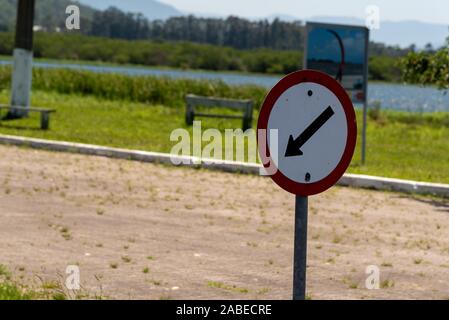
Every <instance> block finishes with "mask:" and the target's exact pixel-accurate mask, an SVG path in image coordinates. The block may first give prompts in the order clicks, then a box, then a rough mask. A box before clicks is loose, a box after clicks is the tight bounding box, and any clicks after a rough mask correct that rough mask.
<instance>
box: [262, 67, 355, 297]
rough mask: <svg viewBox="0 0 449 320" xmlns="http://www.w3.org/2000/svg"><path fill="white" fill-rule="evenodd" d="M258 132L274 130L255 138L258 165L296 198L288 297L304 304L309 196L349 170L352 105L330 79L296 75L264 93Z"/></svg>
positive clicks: (306, 73) (320, 75) (316, 73)
mask: <svg viewBox="0 0 449 320" xmlns="http://www.w3.org/2000/svg"><path fill="white" fill-rule="evenodd" d="M257 129H258V131H259V132H266V133H267V132H271V130H276V131H277V133H278V134H277V136H278V139H277V140H276V141H274V140H273V139H271V140H270V138H269V137H270V134H267V136H266V138H265V139H266V140H259V152H260V155H261V158H262V159H267V157H268V160H269V161H263V162H264V166H265V167H266V168H268V167H270V172H271V178H272V179H273V181H274V182H275V183H276V184H278V185H279V186H280V187H282V188H283V189H284V190H286V191H288V192H290V193H293V194H295V195H296V201H295V236H294V238H295V240H294V257H293V299H294V300H303V299H305V297H306V269H307V218H308V216H307V211H308V196H311V195H314V194H318V193H321V192H324V191H325V190H327V189H329V188H330V187H332V186H333V185H334V184H335V183H337V181H338V180H339V179H340V178H341V176H342V175H343V173H344V172H345V171H346V169H347V168H348V166H349V164H350V162H351V159H352V156H353V154H354V148H355V145H356V140H357V123H356V117H355V112H354V106H353V105H352V102H351V99H350V98H349V96H348V94H347V93H346V91H345V89H343V87H342V86H341V85H340V84H339V82H338V81H336V80H335V79H333V78H332V77H330V76H329V75H327V74H325V73H322V72H319V71H313V70H303V71H298V72H294V73H291V74H289V75H287V76H286V77H284V78H283V79H282V80H281V81H279V83H278V84H277V85H276V86H274V88H272V89H271V91H270V92H269V93H268V95H267V97H266V99H265V101H264V103H263V105H262V108H261V111H260V114H259V121H258V123H257ZM272 152H275V153H276V154H273V153H272ZM264 153H266V154H264ZM273 169H275V170H273Z"/></svg>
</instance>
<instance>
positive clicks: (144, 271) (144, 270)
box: [142, 267, 150, 273]
mask: <svg viewBox="0 0 449 320" xmlns="http://www.w3.org/2000/svg"><path fill="white" fill-rule="evenodd" d="M142 272H143V273H148V272H150V268H148V267H145V268H143V270H142Z"/></svg>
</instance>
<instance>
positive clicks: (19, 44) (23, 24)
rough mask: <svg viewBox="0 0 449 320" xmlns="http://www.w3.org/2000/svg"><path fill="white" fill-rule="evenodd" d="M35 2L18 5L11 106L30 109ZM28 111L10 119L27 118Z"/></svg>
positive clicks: (13, 114)
mask: <svg viewBox="0 0 449 320" xmlns="http://www.w3.org/2000/svg"><path fill="white" fill-rule="evenodd" d="M34 5H35V0H19V1H18V4H17V21H16V39H15V46H14V53H13V54H14V67H13V74H12V85H11V106H14V107H29V106H30V96H31V78H32V67H33V66H32V64H33V24H34ZM26 115H27V112H26V111H17V110H16V111H12V112H10V113H9V114H8V117H10V118H17V117H22V116H26Z"/></svg>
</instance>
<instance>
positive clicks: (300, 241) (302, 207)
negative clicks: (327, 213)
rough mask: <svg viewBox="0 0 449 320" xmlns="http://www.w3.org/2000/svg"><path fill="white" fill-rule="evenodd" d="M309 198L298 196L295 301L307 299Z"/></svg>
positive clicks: (296, 204)
mask: <svg viewBox="0 0 449 320" xmlns="http://www.w3.org/2000/svg"><path fill="white" fill-rule="evenodd" d="M307 215H308V198H307V197H301V196H296V202H295V244H294V257H293V300H305V298H306V267H307Z"/></svg>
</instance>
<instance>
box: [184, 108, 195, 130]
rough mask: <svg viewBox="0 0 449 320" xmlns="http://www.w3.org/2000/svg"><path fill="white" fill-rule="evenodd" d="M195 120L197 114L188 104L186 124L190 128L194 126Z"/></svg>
mask: <svg viewBox="0 0 449 320" xmlns="http://www.w3.org/2000/svg"><path fill="white" fill-rule="evenodd" d="M194 119H195V113H194V111H193V107H192V106H191V105H189V104H187V108H186V124H187V125H188V126H191V125H193V120H194Z"/></svg>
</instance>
